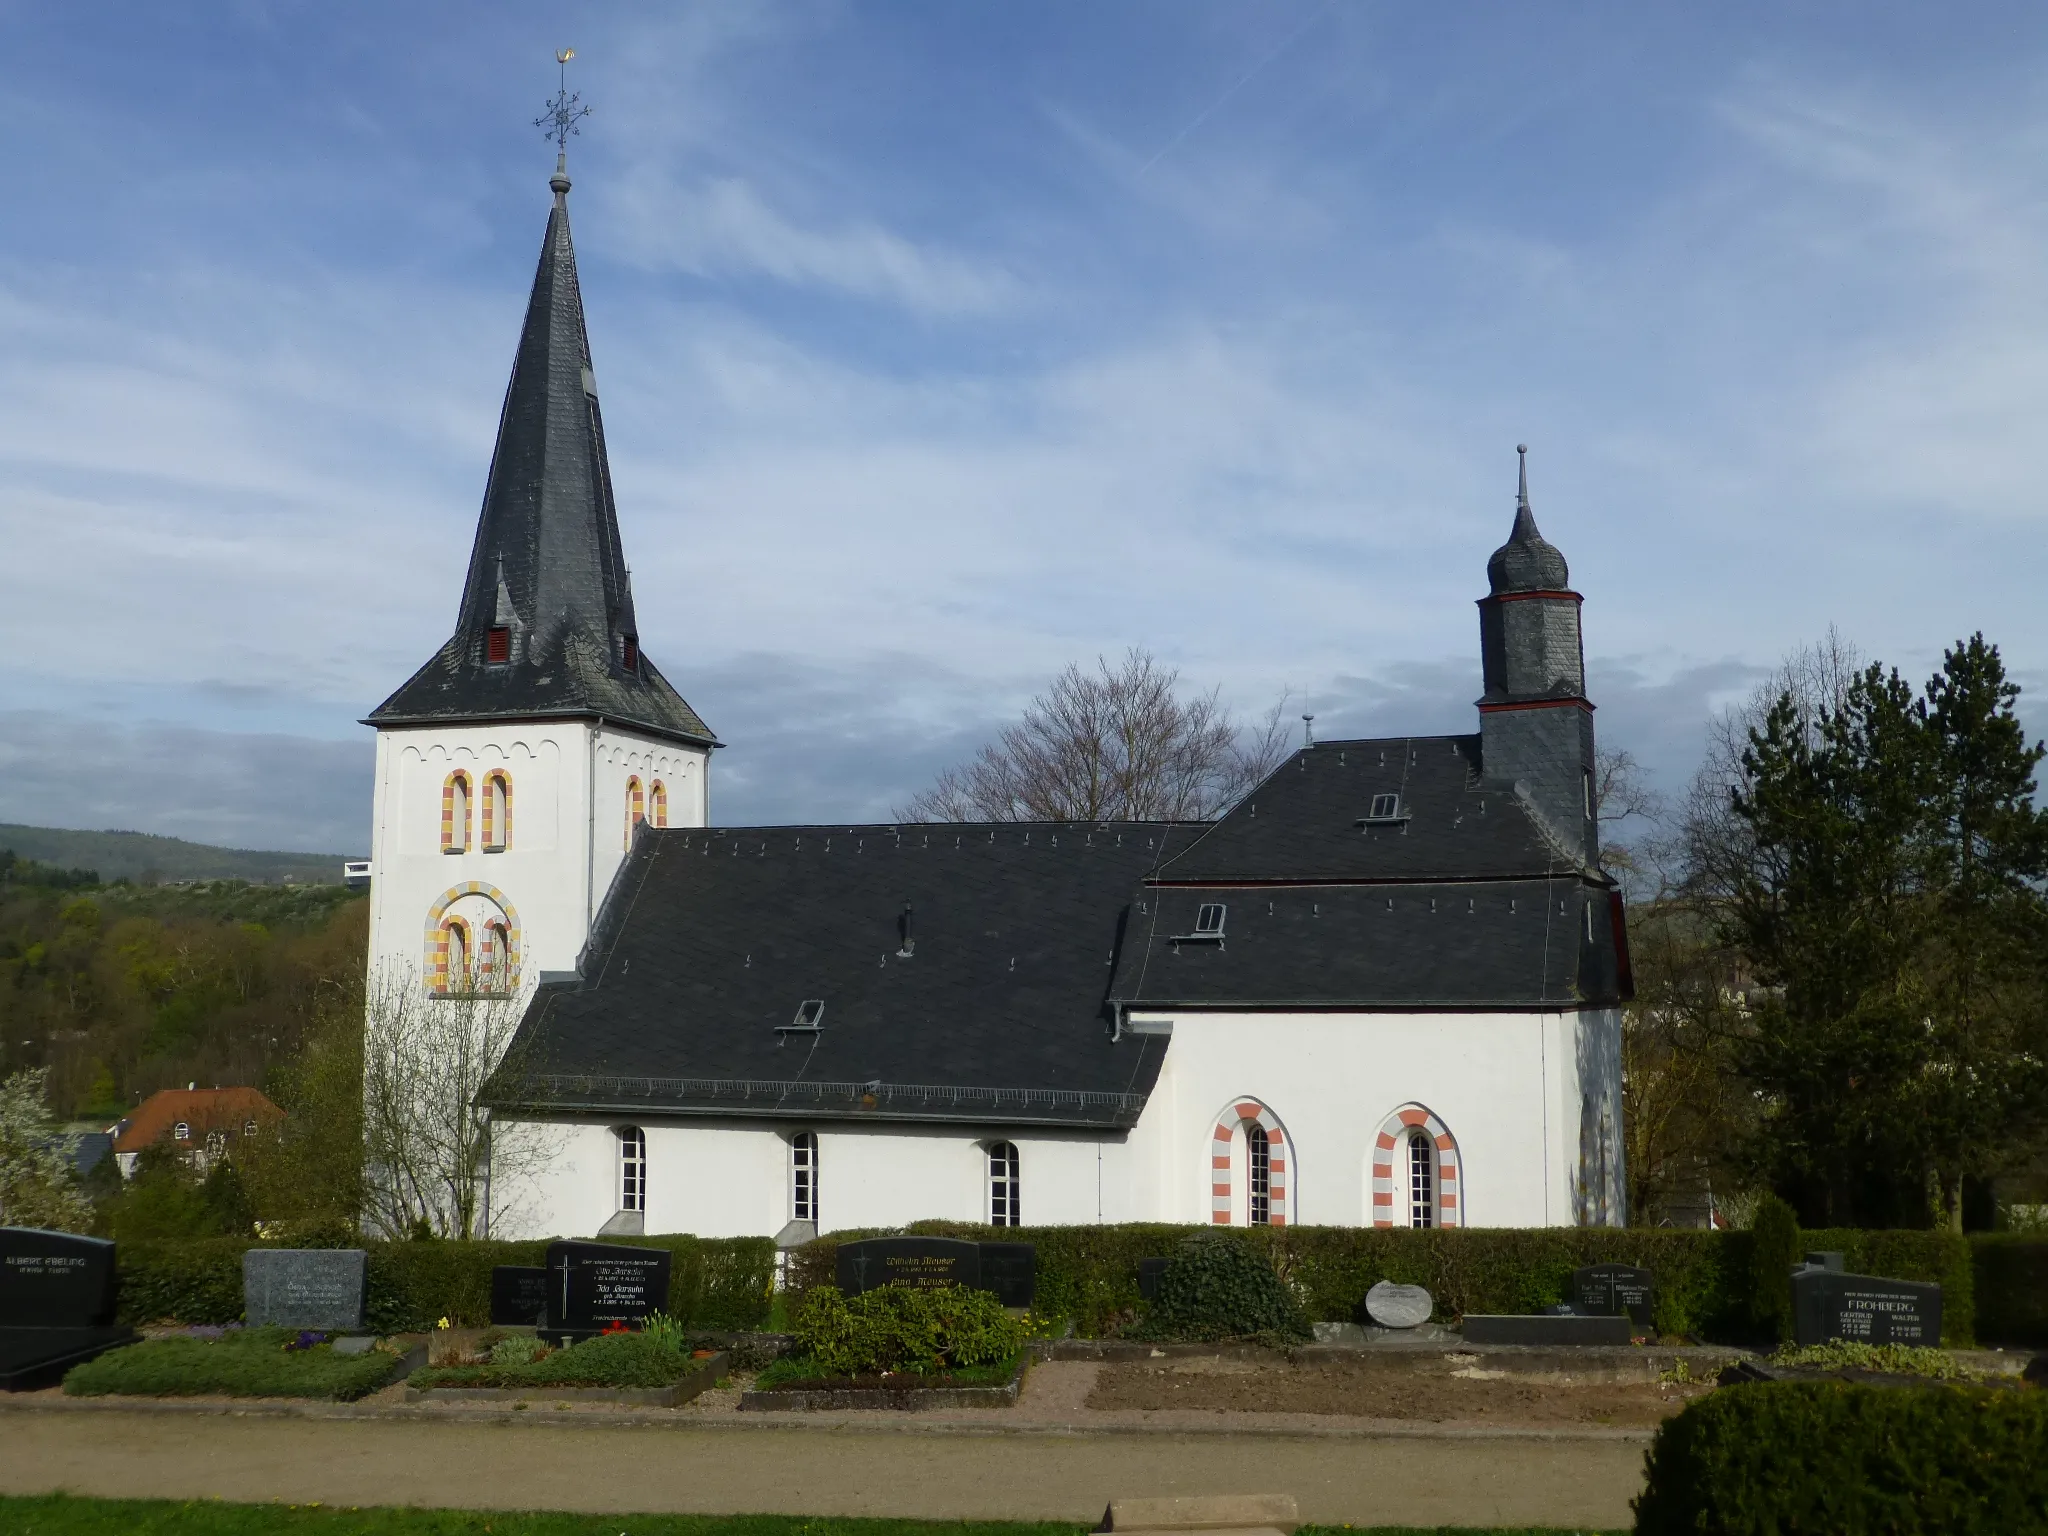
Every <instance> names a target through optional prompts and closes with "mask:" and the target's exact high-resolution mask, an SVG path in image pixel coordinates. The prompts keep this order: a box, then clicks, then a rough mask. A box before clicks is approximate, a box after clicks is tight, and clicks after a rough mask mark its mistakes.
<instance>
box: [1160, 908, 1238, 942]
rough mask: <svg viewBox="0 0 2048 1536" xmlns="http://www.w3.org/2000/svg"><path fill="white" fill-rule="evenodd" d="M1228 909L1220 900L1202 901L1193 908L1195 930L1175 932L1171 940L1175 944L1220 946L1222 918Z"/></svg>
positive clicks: (1221, 940)
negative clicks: (1198, 905)
mask: <svg viewBox="0 0 2048 1536" xmlns="http://www.w3.org/2000/svg"><path fill="white" fill-rule="evenodd" d="M1228 911H1229V908H1228V907H1226V906H1225V905H1224V904H1223V903H1222V902H1220V901H1205V902H1203V903H1202V904H1201V906H1200V907H1198V908H1196V909H1195V931H1194V932H1193V933H1177V934H1175V935H1174V936H1173V942H1174V943H1175V944H1215V945H1218V946H1219V947H1220V946H1221V945H1222V943H1223V918H1224V914H1225V913H1226V912H1228Z"/></svg>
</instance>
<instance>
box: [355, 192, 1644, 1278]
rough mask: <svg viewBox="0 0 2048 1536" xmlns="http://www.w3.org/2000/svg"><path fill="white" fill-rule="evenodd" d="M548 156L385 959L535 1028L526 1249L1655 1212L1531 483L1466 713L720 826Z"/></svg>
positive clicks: (498, 1101)
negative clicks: (713, 815)
mask: <svg viewBox="0 0 2048 1536" xmlns="http://www.w3.org/2000/svg"><path fill="white" fill-rule="evenodd" d="M552 185H553V188H554V194H555V201H554V208H553V210H552V212H551V214H550V216H549V220H548V227H547V233H546V237H545V240H544V243H543V247H542V253H541V259H540V265H539V270H538V271H537V273H536V276H535V280H534V287H533V291H532V296H531V300H530V302H529V306H528V310H527V315H526V321H525V325H524V328H523V330H522V333H521V337H520V343H519V350H518V354H517V358H516V361H515V364H514V367H513V373H512V378H511V382H510V385H509V387H508V389H507V392H506V398H505V405H504V410H503V413H502V416H501V419H500V425H499V432H498V441H497V447H496V451H495V453H494V456H493V459H492V464H491V469H490V474H489V479H488V483H487V488H486V492H485V497H484V506H483V511H482V514H481V516H480V518H479V520H478V526H477V533H476V541H475V544H474V547H473V550H472V553H471V557H470V564H469V570H468V575H467V579H466V582H465V584H464V590H463V595H462V601H461V606H460V611H459V614H458V619H457V624H456V629H455V633H454V634H453V635H452V636H451V638H450V639H449V641H448V642H447V644H446V645H444V646H443V647H442V648H441V650H440V651H438V652H437V653H436V654H435V656H434V657H433V658H432V659H430V660H429V661H428V663H427V664H426V665H425V666H424V667H422V668H421V669H420V670H419V672H417V673H416V674H415V675H414V676H413V677H412V678H411V679H410V680H409V681H407V682H406V683H405V684H404V685H403V686H402V687H401V688H400V689H399V690H398V691H397V692H396V693H394V694H393V695H392V696H391V697H390V698H389V699H387V700H386V701H385V702H384V703H383V704H382V705H381V706H379V708H378V709H377V710H375V711H374V712H373V713H372V714H371V715H370V717H369V719H368V721H367V722H366V723H368V724H370V725H373V726H374V727H375V728H376V730H377V766H376V791H375V793H376V801H375V808H374V829H373V854H372V864H373V871H374V876H373V884H372V892H371V920H370V921H371V931H370V956H369V959H370V966H371V971H372V976H373V988H374V987H375V986H392V985H399V986H404V987H407V988H416V989H418V990H420V991H421V992H423V993H425V994H427V1004H428V1006H437V1005H443V1004H442V1000H443V999H474V998H476V997H478V996H483V997H487V998H494V999H498V1000H500V1001H499V1003H498V1006H501V1007H503V1008H506V1009H512V1010H516V1011H517V1012H518V1015H519V1025H518V1032H517V1036H516V1038H515V1040H514V1043H513V1046H512V1049H511V1050H510V1051H509V1052H508V1054H507V1056H506V1058H505V1062H504V1064H503V1066H502V1067H501V1068H500V1069H499V1070H498V1072H497V1073H496V1074H495V1076H494V1077H493V1078H492V1080H491V1082H490V1083H489V1084H488V1085H487V1087H486V1088H485V1090H484V1092H483V1094H482V1096H481V1101H480V1108H481V1109H484V1110H487V1111H488V1113H490V1115H491V1116H492V1117H493V1120H494V1122H495V1123H496V1124H497V1125H498V1126H499V1127H500V1128H501V1134H505V1135H515V1134H516V1135H523V1136H525V1137H527V1138H529V1139H532V1140H536V1141H537V1142H538V1143H539V1144H541V1145H542V1146H543V1147H544V1148H545V1156H544V1157H542V1158H541V1159H540V1160H539V1162H538V1166H537V1169H536V1171H534V1172H533V1173H531V1174H530V1175H529V1176H527V1177H526V1178H525V1179H524V1187H522V1188H521V1189H520V1190H518V1191H516V1192H515V1191H511V1190H504V1189H501V1190H500V1191H499V1192H498V1201H497V1203H498V1204H500V1205H501V1207H502V1209H503V1211H504V1214H503V1215H501V1216H500V1217H499V1218H498V1224H497V1226H496V1227H495V1229H494V1230H493V1232H492V1235H494V1236H543V1235H563V1236H585V1235H590V1234H594V1233H598V1232H606V1233H615V1234H616V1233H631V1232H650V1233H651V1232H695V1233H699V1234H702V1235H705V1236H732V1235H744V1234H759V1235H780V1236H781V1237H782V1238H783V1239H784V1241H794V1240H796V1239H797V1238H800V1237H801V1236H803V1235H804V1234H806V1233H808V1232H816V1231H829V1230H834V1229H842V1228H850V1227H886V1226H898V1225H902V1224H905V1223H908V1222H911V1221H916V1220H920V1219H926V1218H950V1219H953V1220H961V1221H981V1222H988V1223H991V1224H994V1225H998V1226H1011V1225H1020V1224H1022V1225H1032V1226H1038V1225H1050V1224H1068V1223H1092V1222H1125V1221H1169V1222H1201V1223H1214V1224H1237V1225H1248V1224H1273V1225H1284V1224H1299V1223H1304V1222H1306V1223H1313V1224H1332V1225H1373V1224H1379V1225H1404V1226H1406V1225H1423V1226H1438V1225H1440V1226H1468V1225H1476V1226H1543V1225H1560V1224H1589V1223H1591V1224H1604V1223H1619V1222H1620V1221H1621V1220H1622V1218H1623V1211H1622V1187H1623V1185H1622V1177H1621V1170H1622V1138H1621V1075H1620V1073H1621V1069H1620V1030H1621V1024H1620V1007H1621V1004H1622V1002H1623V1000H1624V999H1625V997H1626V996H1627V993H1628V990H1629V985H1630V983H1629V977H1628V960H1627V948H1626V938H1625V931H1624V928H1623V924H1622V921H1621V908H1620V901H1619V896H1618V894H1617V892H1616V890H1615V887H1614V884H1613V882H1612V881H1611V880H1610V879H1609V878H1608V877H1607V876H1606V875H1605V874H1604V873H1603V872H1602V870H1601V869H1600V867H1599V862H1598V847H1599V843H1598V825H1597V819H1596V816H1595V808H1594V804H1593V779H1592V768H1593V727H1592V705H1591V703H1590V701H1589V700H1588V699H1587V697H1586V692H1585V681H1584V660H1583V652H1582V647H1581V643H1580V630H1579V609H1580V598H1579V595H1578V594H1577V593H1575V592H1573V591H1572V590H1571V588H1570V586H1569V576H1568V572H1567V569H1566V565H1565V561H1564V559H1563V557H1562V555H1560V554H1559V553H1558V551H1557V550H1556V549H1555V548H1553V547H1552V546H1551V545H1550V544H1548V543H1547V542H1546V541H1544V539H1543V538H1542V536H1541V535H1540V534H1539V533H1538V532H1537V529H1536V525H1535V521H1534V518H1533V516H1532V514H1531V512H1530V509H1529V503H1528V496H1527V488H1526V478H1525V481H1524V486H1523V490H1522V494H1521V496H1520V500H1519V504H1518V507H1517V510H1516V516H1515V522H1514V527H1513V531H1512V533H1511V535H1510V538H1509V540H1508V542H1507V543H1506V544H1505V545H1503V546H1502V547H1501V549H1499V550H1498V551H1496V552H1495V554H1494V555H1493V558H1492V560H1491V561H1490V562H1489V564H1488V586H1489V590H1488V592H1487V595H1486V596H1485V597H1483V598H1481V599H1480V603H1479V608H1480V631H1481V637H1480V638H1481V653H1482V663H1483V672H1484V677H1485V694H1484V696H1483V697H1482V698H1481V700H1480V701H1479V704H1478V714H1479V719H1478V727H1479V728H1478V730H1477V731H1476V732H1474V733H1472V734H1469V735H1460V736H1435V737H1416V738H1392V739H1387V740H1371V741H1325V742H1317V743H1315V744H1313V745H1310V746H1306V747H1304V748H1303V749H1302V750H1301V751H1300V752H1298V753H1296V754H1295V755H1294V756H1293V757H1291V758H1290V759H1288V761H1287V762H1285V763H1284V764H1283V765H1282V766H1281V767H1280V768H1279V769H1278V770H1277V771H1276V772H1275V773H1274V774H1273V775H1272V776H1271V777H1270V778H1269V779H1268V780H1266V781H1265V782H1264V783H1263V784H1261V785H1260V786H1259V787H1258V788H1257V789H1255V790H1254V791H1252V792H1251V793H1250V794H1249V795H1248V796H1246V798H1245V800H1244V801H1243V802H1242V803H1240V804H1239V805H1237V806H1236V807H1234V808H1232V809H1231V810H1230V811H1229V812H1228V813H1227V814H1226V815H1224V816H1223V817H1222V818H1221V819H1220V820H1218V821H1216V822H1213V823H1204V824H1170V823H1102V824H1092V825H1083V824H1074V825H1050V824H1023V823H1004V824H998V825H972V826H967V825H955V824H930V825H902V826H843V825H842V826H828V825H814V826H787V827H724V828H721V827H713V826H711V825H710V824H709V822H710V791H709V779H710V775H711V772H712V758H713V754H714V752H715V750H716V748H717V747H718V745H719V743H718V741H717V739H716V737H715V736H714V735H713V734H712V732H711V730H710V729H709V727H708V726H707V725H706V724H705V722H704V721H703V720H701V719H700V718H699V717H698V716H697V714H696V713H695V712H694V711H693V710H692V709H691V708H690V706H689V705H688V704H687V703H685V702H684V700H683V699H682V697H681V696H680V695H679V694H678V693H677V691H676V690H675V689H674V688H673V687H672V686H671V685H670V684H669V682H668V681H667V679H666V678H665V677H664V676H663V675H662V674H661V673H660V672H659V671H658V670H657V669H656V668H655V666H654V664H653V663H652V662H651V661H650V660H649V659H648V657H647V656H646V655H645V654H644V653H643V652H642V651H641V650H640V646H639V634H638V626H637V621H636V619H635V615H634V609H633V599H632V593H631V588H630V582H629V578H628V575H627V570H626V565H625V560H624V557H623V552H622V549H621V546H620V540H619V532H618V521H617V514H616V511H615V508H614V505H613V500H612V488H611V479H610V471H609V467H608V465H607V462H606V457H605V446H604V432H603V424H602V418H601V414H600V411H599V407H598V395H597V386H596V380H595V375H594V373H593V371H592V368H591V364H590V355H589V349H588V345H587V340H586V334H585V329H584V318H583V309H582V301H581V296H580V293H579V292H578V288H577V281H576V270H575V255H574V250H573V247H572V245H571V242H570V236H569V223H568V205H567V194H568V191H569V181H568V178H567V176H566V175H565V174H563V172H562V170H561V169H560V168H559V167H558V168H557V171H556V175H555V178H554V181H553V183H552ZM445 1005H446V1006H454V1004H453V1003H448V1004H445Z"/></svg>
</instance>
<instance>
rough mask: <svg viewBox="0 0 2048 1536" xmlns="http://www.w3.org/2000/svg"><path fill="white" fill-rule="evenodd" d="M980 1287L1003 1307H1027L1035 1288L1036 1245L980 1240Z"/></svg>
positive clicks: (1036, 1276) (1036, 1269)
mask: <svg viewBox="0 0 2048 1536" xmlns="http://www.w3.org/2000/svg"><path fill="white" fill-rule="evenodd" d="M976 1246H978V1247H979V1248H980V1249H981V1288H982V1289H983V1290H985V1291H994V1292H995V1294H996V1300H998V1301H1000V1302H1001V1303H1002V1304H1003V1305H1004V1306H1006V1307H1028V1306H1030V1305H1031V1300H1032V1297H1034V1296H1035V1295H1036V1294H1037V1292H1038V1249H1037V1247H1036V1246H1034V1245H1033V1244H1031V1243H980V1244H977V1245H976Z"/></svg>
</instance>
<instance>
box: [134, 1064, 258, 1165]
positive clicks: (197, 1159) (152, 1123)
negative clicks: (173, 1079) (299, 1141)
mask: <svg viewBox="0 0 2048 1536" xmlns="http://www.w3.org/2000/svg"><path fill="white" fill-rule="evenodd" d="M282 1119H284V1111H283V1110H281V1109H279V1108H278V1107H277V1106H276V1105H275V1104H273V1103H271V1102H270V1100H269V1099H268V1098H266V1097H264V1095H263V1093H262V1092H261V1090H259V1089H255V1088H242V1087H230V1088H201V1087H200V1086H199V1085H198V1084H197V1083H190V1084H187V1085H186V1086H185V1087H183V1088H160V1089H158V1090H157V1091H156V1092H155V1093H153V1094H151V1095H150V1096H149V1097H148V1098H146V1099H144V1100H143V1101H142V1102H141V1103H140V1104H138V1105H137V1106H136V1107H135V1111H134V1113H133V1114H130V1115H127V1116H125V1117H123V1118H122V1119H121V1120H119V1121H118V1122H116V1123H115V1124H113V1125H110V1126H108V1127H107V1134H108V1135H110V1136H112V1137H113V1138H114V1160H115V1161H116V1162H117V1163H118V1164H119V1165H120V1169H121V1177H122V1178H124V1179H132V1178H134V1177H135V1164H136V1160H137V1159H138V1158H140V1157H141V1156H142V1153H143V1151H144V1149H146V1148H148V1147H153V1146H155V1145H157V1144H158V1143H159V1142H163V1143H167V1144H168V1145H170V1146H171V1147H173V1148H175V1149H176V1150H177V1151H178V1152H179V1153H181V1154H183V1156H184V1158H185V1160H186V1162H187V1163H189V1164H190V1165H191V1167H192V1169H193V1171H195V1172H197V1173H204V1172H206V1169H207V1167H208V1165H209V1164H210V1163H211V1162H212V1161H213V1159H214V1158H216V1157H218V1156H220V1155H221V1154H222V1153H224V1152H226V1151H228V1150H229V1149H230V1148H232V1147H233V1146H235V1144H236V1143H238V1142H241V1141H244V1140H246V1139H248V1138H250V1137H253V1136H255V1135H256V1134H258V1133H259V1132H261V1131H267V1130H271V1129H274V1128H275V1127H276V1125H277V1123H278V1122H279V1121H281V1120H282Z"/></svg>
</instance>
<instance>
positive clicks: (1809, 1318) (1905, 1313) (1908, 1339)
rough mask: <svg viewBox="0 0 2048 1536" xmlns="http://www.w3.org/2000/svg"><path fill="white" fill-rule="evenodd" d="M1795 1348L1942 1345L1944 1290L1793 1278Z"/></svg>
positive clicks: (1832, 1276)
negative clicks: (1836, 1343)
mask: <svg viewBox="0 0 2048 1536" xmlns="http://www.w3.org/2000/svg"><path fill="white" fill-rule="evenodd" d="M1792 1337H1793V1340H1794V1342H1796V1343H1798V1344H1801V1345H1806V1344H1825V1343H1827V1342H1828V1341H1829V1340H1831V1339H1847V1340H1849V1341H1850V1342H1852V1343H1857V1344H1924V1345H1928V1346H1930V1347H1935V1346H1939V1345H1940V1343H1941V1287H1940V1286H1938V1285H1928V1284H1923V1283H1922V1282H1920V1281H1917V1280H1883V1279H1880V1278H1878V1277H1877V1276H1876V1275H1849V1274H1843V1273H1841V1272H1840V1271H1837V1270H1832V1269H1820V1268H1817V1267H1808V1268H1803V1269H1796V1270H1794V1271H1793V1272H1792Z"/></svg>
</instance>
